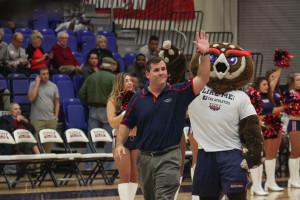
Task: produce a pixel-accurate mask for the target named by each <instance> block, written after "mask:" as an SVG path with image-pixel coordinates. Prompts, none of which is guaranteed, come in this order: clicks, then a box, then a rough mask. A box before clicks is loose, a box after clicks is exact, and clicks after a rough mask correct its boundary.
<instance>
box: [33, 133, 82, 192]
mask: <svg viewBox="0 0 300 200" xmlns="http://www.w3.org/2000/svg"><path fill="white" fill-rule="evenodd" d="M39 141H40V144H45V143H49V142H53V143H60V144H62V145H63V146H64V149H65V152H64V153H60V154H55V155H54V156H55V158H56V159H55V160H53V162H52V163H49V166H48V168H49V169H50V170H49V171H46V170H45V171H44V172H43V173H41V174H40V175H39V176H38V177H37V181H36V183H37V182H40V183H39V186H41V184H42V182H43V181H46V180H45V177H46V175H47V174H48V173H49V174H50V172H51V171H52V168H54V167H55V165H56V164H58V163H66V164H68V163H69V164H70V165H71V168H69V167H67V169H66V172H65V175H64V177H63V178H55V176H54V174H53V177H54V179H55V186H56V187H57V186H58V184H57V181H61V182H60V185H62V184H63V182H64V181H66V183H65V185H66V184H67V183H68V181H70V180H77V181H78V183H79V185H81V181H82V182H83V184H84V179H83V177H82V175H81V173H80V170H79V168H78V165H77V164H76V163H75V161H74V158H80V155H81V154H80V153H69V151H68V149H67V147H66V145H65V143H64V141H63V139H62V138H61V137H60V135H59V133H58V132H57V131H56V130H53V129H43V130H41V131H40V132H39ZM41 153H45V150H44V148H43V145H41ZM74 172H75V175H76V177H77V178H76V179H74V178H71V177H72V176H73V174H74ZM68 175H69V177H67V176H68Z"/></svg>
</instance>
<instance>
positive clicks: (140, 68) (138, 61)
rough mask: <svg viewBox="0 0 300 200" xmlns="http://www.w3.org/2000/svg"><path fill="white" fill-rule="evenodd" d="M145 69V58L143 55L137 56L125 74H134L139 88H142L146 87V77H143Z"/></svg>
mask: <svg viewBox="0 0 300 200" xmlns="http://www.w3.org/2000/svg"><path fill="white" fill-rule="evenodd" d="M145 67H146V57H145V55H144V54H138V55H137V56H136V58H135V61H134V63H132V65H130V66H129V67H128V68H127V70H126V72H127V73H132V72H134V73H135V74H136V76H137V77H138V79H139V85H140V88H141V89H142V88H144V87H145V86H146V80H147V78H146V75H145Z"/></svg>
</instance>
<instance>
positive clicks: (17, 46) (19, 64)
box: [6, 32, 30, 75]
mask: <svg viewBox="0 0 300 200" xmlns="http://www.w3.org/2000/svg"><path fill="white" fill-rule="evenodd" d="M23 41H24V37H23V35H22V33H18V32H16V33H14V34H13V36H12V42H11V43H10V44H9V45H8V47H7V54H6V61H7V63H8V69H9V73H23V74H26V75H29V74H30V69H29V68H28V67H29V65H28V64H29V61H28V55H27V54H26V52H25V49H23V48H22V47H21V45H22V44H23Z"/></svg>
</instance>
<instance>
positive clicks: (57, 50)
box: [51, 31, 81, 76]
mask: <svg viewBox="0 0 300 200" xmlns="http://www.w3.org/2000/svg"><path fill="white" fill-rule="evenodd" d="M68 38H69V34H68V33H66V32H64V31H62V32H59V33H58V34H57V44H55V45H53V46H52V48H51V52H52V53H53V61H52V67H53V69H52V72H53V73H62V74H68V75H70V76H73V75H74V74H79V73H80V72H81V67H80V66H79V65H78V62H77V60H76V59H75V57H74V55H73V54H72V51H71V49H70V47H68V46H67V43H68Z"/></svg>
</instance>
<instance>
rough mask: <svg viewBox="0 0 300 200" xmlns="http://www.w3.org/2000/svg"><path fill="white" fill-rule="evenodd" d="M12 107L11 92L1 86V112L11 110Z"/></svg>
mask: <svg viewBox="0 0 300 200" xmlns="http://www.w3.org/2000/svg"><path fill="white" fill-rule="evenodd" d="M9 106H10V92H9V90H8V89H5V88H3V87H2V86H1V84H0V110H9Z"/></svg>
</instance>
